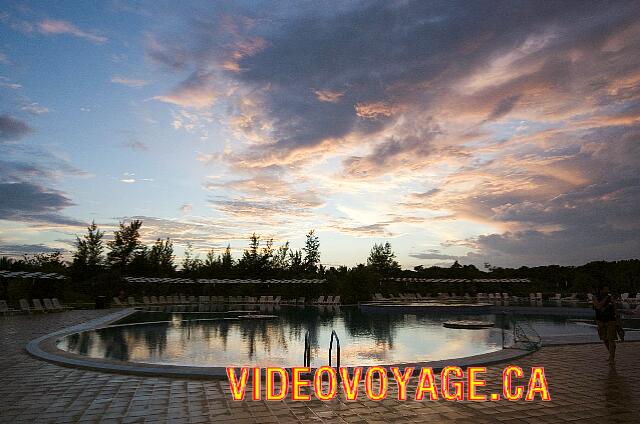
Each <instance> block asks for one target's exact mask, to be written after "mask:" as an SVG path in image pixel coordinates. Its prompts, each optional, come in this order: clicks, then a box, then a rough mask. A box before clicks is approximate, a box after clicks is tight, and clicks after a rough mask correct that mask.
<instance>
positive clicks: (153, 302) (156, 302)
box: [149, 296, 158, 305]
mask: <svg viewBox="0 0 640 424" xmlns="http://www.w3.org/2000/svg"><path fill="white" fill-rule="evenodd" d="M149 302H151V304H152V305H157V304H158V297H157V296H151V297H150V298H149Z"/></svg>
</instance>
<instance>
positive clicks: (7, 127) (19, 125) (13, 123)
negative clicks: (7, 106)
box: [0, 114, 33, 142]
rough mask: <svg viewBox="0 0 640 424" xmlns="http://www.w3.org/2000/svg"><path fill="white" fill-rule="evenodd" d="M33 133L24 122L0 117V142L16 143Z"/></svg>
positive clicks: (8, 116) (4, 116) (10, 117)
mask: <svg viewBox="0 0 640 424" xmlns="http://www.w3.org/2000/svg"><path fill="white" fill-rule="evenodd" d="M32 132H33V129H31V127H29V125H27V124H26V123H25V122H23V121H21V120H19V119H17V118H14V117H12V116H10V115H7V114H4V115H0V142H3V141H18V140H20V139H22V138H23V137H25V136H27V135H29V134H30V133H32Z"/></svg>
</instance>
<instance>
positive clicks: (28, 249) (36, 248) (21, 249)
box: [0, 244, 67, 257]
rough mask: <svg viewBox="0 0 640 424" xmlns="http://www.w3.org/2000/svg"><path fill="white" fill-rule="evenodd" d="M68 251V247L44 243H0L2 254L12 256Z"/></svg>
mask: <svg viewBox="0 0 640 424" xmlns="http://www.w3.org/2000/svg"><path fill="white" fill-rule="evenodd" d="M66 251H67V249H62V248H57V247H50V246H47V245H44V244H0V255H2V256H10V257H17V256H22V255H33V254H36V253H53V252H66Z"/></svg>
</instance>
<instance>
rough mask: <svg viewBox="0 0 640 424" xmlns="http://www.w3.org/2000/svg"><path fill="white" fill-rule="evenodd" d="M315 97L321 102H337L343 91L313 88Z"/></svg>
mask: <svg viewBox="0 0 640 424" xmlns="http://www.w3.org/2000/svg"><path fill="white" fill-rule="evenodd" d="M314 93H316V97H317V98H318V100H320V101H321V102H329V103H338V102H339V101H340V97H342V96H343V95H344V92H339V91H331V90H315V91H314Z"/></svg>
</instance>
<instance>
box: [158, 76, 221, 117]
mask: <svg viewBox="0 0 640 424" xmlns="http://www.w3.org/2000/svg"><path fill="white" fill-rule="evenodd" d="M216 97H217V95H216V90H215V89H214V87H213V76H212V75H211V74H209V73H201V72H194V73H193V74H192V75H191V76H190V77H189V78H188V79H186V80H185V81H183V82H182V83H181V84H180V85H178V86H177V87H176V88H174V89H173V90H171V91H170V92H169V93H167V94H164V95H161V96H155V97H154V99H155V100H159V101H161V102H165V103H171V104H174V105H178V106H182V107H185V108H194V109H201V108H206V107H209V106H211V105H213V103H214V102H215V100H216Z"/></svg>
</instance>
